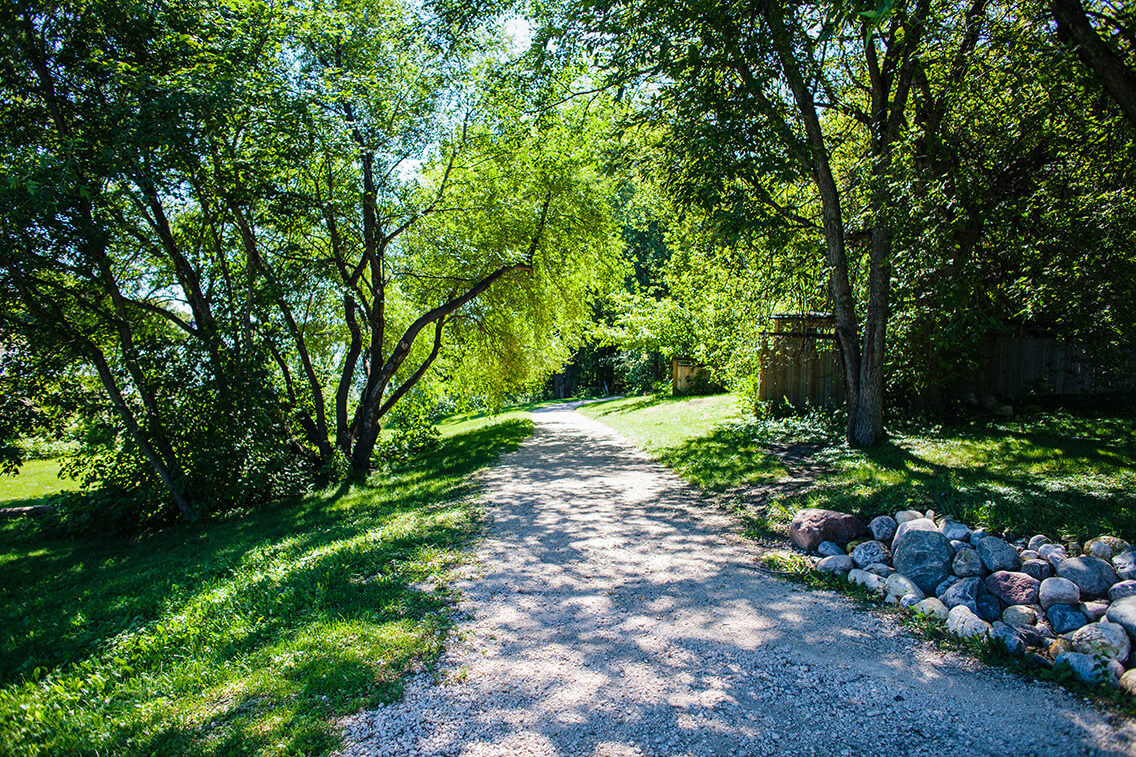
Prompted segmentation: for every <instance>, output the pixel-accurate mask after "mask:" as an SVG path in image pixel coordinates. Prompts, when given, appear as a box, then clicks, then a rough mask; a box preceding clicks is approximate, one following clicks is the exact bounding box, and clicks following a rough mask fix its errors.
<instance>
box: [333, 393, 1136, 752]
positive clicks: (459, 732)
mask: <svg viewBox="0 0 1136 757" xmlns="http://www.w3.org/2000/svg"><path fill="white" fill-rule="evenodd" d="M534 419H535V421H536V430H535V432H534V433H533V436H532V437H531V438H530V439H529V440H528V441H527V442H526V443H525V444H524V445H522V447H521V448H520V449H518V450H517V451H516V452H513V453H511V454H509V455H506V456H505V457H503V458H502V460H501V462H500V464H499V465H498V466H497V467H495V468H494V469H492V470H491V471H490V472H489V473H488V475H486V476H485V498H486V506H487V511H488V515H489V517H490V519H491V525H490V528H489V533H488V536H487V538H486V539H485V540H484V541H482V542H481V543H480V544H479V546H478V550H477V561H476V564H475V565H473V566H472V569H471V571H470V575H469V576H467V577H465V578H463V580H462V581H460V582H459V588H460V589H461V590H462V592H463V599H462V605H461V607H462V611H463V612H464V613H466V614H467V616H468V617H467V619H466V620H465V621H463V622H461V623H460V624H459V627H458V634H457V635H456V636H455V637H452V639H451V643H450V647H449V650H448V651H447V653H446V655H445V656H444V657H443V660H442V668H443V670H444V671H445V682H444V683H442V684H436V683H434V682H433V681H432V680H431V679H430V678H429V677H428V676H426V675H425V674H424V675H421V676H418V677H416V678H415V679H412V680H411V682H410V683H409V684H408V686H407V690H406V696H405V697H404V699H403V700H402V701H400V702H397V703H395V704H392V705H389V706H386V707H382V708H379V709H378V710H376V711H374V712H365V713H359V714H358V715H355V716H353V717H351V718H349V719H348V720H346V721H345V723H344V726H345V729H346V733H347V735H348V746H347V748H346V750H345V752H344V754H345V755H352V756H354V755H387V754H390V755H412V754H423V755H427V754H428V755H455V756H459V755H460V756H462V757H474V756H475V755H565V756H567V755H581V756H584V755H587V756H588V757H592V756H595V757H612V756H614V755H731V754H736V755H773V754H786V755H826V756H827V755H889V756H890V755H904V754H926V755H963V756H965V757H974V756H975V755H1007V754H1012V755H1034V754H1036V755H1076V754H1133V753H1136V728H1134V725H1133V723H1132V721H1130V720H1128V719H1126V718H1121V717H1118V716H1116V715H1112V714H1109V713H1107V712H1105V711H1103V710H1101V709H1100V708H1097V707H1095V706H1092V705H1089V704H1087V703H1085V702H1083V701H1082V700H1079V699H1078V698H1076V697H1074V696H1072V695H1071V694H1069V693H1067V692H1065V691H1064V690H1062V689H1060V688H1058V687H1055V686H1051V685H1047V684H1041V683H1036V682H1029V681H1025V680H1023V679H1020V678H1017V677H1015V676H1013V675H1011V674H1009V673H1007V672H1004V671H1001V670H996V669H991V668H988V667H985V666H983V665H981V664H979V663H976V662H973V661H969V660H966V659H963V658H960V657H957V656H955V655H950V654H945V653H943V652H940V651H938V650H937V649H935V648H934V647H933V646H931V645H929V644H927V643H925V642H921V641H919V640H918V639H916V638H915V637H913V636H912V635H911V634H909V633H907V632H906V631H903V630H902V629H900V628H898V627H896V626H895V624H894V623H893V622H892V621H890V620H888V619H886V618H882V619H881V618H880V617H878V616H877V615H875V614H873V613H870V612H865V611H863V610H859V609H857V608H856V607H855V606H854V605H852V604H851V603H850V602H848V601H847V600H845V599H843V598H841V597H840V596H838V595H836V594H833V593H828V592H813V591H807V590H804V589H802V588H800V587H798V586H796V585H793V584H791V583H788V582H784V581H780V580H777V579H774V578H770V577H768V576H765V575H763V574H761V573H759V572H756V571H754V570H753V569H752V568H751V567H750V566H752V565H753V547H752V544H749V543H747V542H746V541H745V540H743V539H742V538H741V537H740V536H738V535H737V526H738V524H737V523H736V522H735V520H734V519H733V518H732V517H731V516H729V515H727V514H725V513H723V512H721V511H720V510H718V509H717V508H715V507H714V506H712V505H710V504H708V503H707V502H705V501H704V500H703V499H701V498H700V497H699V496H698V494H697V492H695V491H693V490H691V488H690V487H688V486H687V485H686V484H684V483H683V482H682V481H681V480H680V479H678V478H677V477H676V476H675V475H674V474H672V473H670V472H669V471H668V470H666V469H665V468H663V467H662V466H660V465H658V464H656V463H654V462H652V461H651V460H650V459H649V458H648V457H647V456H646V455H644V454H643V453H642V452H640V451H639V450H637V449H636V448H635V447H633V446H632V445H631V444H630V443H628V442H627V441H626V440H624V439H622V438H621V437H619V436H618V435H616V434H615V433H614V432H613V431H611V430H610V429H609V428H608V427H607V426H604V425H603V424H601V423H599V422H597V421H594V420H591V419H589V418H586V417H584V416H582V415H580V414H579V413H576V412H574V411H572V410H571V409H570V407H569V406H558V407H554V408H550V409H548V410H547V411H543V412H539V413H536V414H535V415H534Z"/></svg>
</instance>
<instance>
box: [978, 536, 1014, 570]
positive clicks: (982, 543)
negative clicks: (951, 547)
mask: <svg viewBox="0 0 1136 757" xmlns="http://www.w3.org/2000/svg"><path fill="white" fill-rule="evenodd" d="M975 547H976V548H977V549H978V556H979V557H981V558H982V564H983V565H985V566H986V569H987V570H988V571H990V572H991V573H997V572H998V571H1000V570H1012V571H1013V570H1018V569H1019V568H1021V567H1022V558H1021V557H1019V556H1018V550H1016V549H1014V548H1013V546H1012V545H1011V544H1010V543H1009V542H1007V541H1006V540H1005V539H999V538H998V537H997V536H987V537H986V538H985V539H981V540H979V542H978V544H976V545H975Z"/></svg>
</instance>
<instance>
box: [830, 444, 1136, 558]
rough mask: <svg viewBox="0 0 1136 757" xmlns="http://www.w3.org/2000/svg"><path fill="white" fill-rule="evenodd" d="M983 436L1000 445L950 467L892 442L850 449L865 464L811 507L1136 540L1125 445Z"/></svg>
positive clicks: (836, 480)
mask: <svg viewBox="0 0 1136 757" xmlns="http://www.w3.org/2000/svg"><path fill="white" fill-rule="evenodd" d="M972 438H974V437H972ZM980 438H981V439H982V440H984V441H988V442H997V443H996V444H987V445H985V446H981V445H979V446H977V447H975V448H974V449H972V451H971V454H970V456H969V458H963V459H960V462H958V463H957V464H944V463H941V462H935V461H933V460H930V459H928V458H927V457H926V456H921V455H919V454H916V453H915V452H913V451H912V450H911V449H909V448H908V447H907V446H906V444H905V443H904V442H895V441H889V442H886V443H884V444H881V445H878V446H876V447H873V448H871V449H867V450H860V451H857V452H855V453H850V454H853V455H857V456H860V458H861V459H862V460H863V461H864V463H865V464H864V465H859V466H853V468H852V470H851V471H850V472H846V473H836V474H833V475H832V476H831V477H830V478H828V480H827V481H826V482H825V484H824V485H823V486H821V487H819V488H818V489H816V490H814V491H813V492H812V493H811V494H810V495H809V504H810V505H811V506H816V507H825V508H830V509H834V510H841V511H844V512H853V513H856V514H858V515H860V516H861V517H863V518H872V517H875V516H876V515H883V514H892V513H894V512H895V511H896V510H900V509H907V508H914V509H919V510H925V509H933V510H935V511H936V512H937V513H940V514H949V515H953V516H955V517H957V518H959V519H960V520H962V521H964V522H966V523H968V524H971V525H978V524H982V525H985V526H986V527H988V528H991V529H994V530H996V531H1008V532H1013V533H1014V534H1016V535H1018V536H1028V535H1030V534H1033V533H1045V534H1048V535H1050V536H1053V537H1067V538H1075V539H1080V540H1084V539H1088V538H1092V537H1094V536H1099V535H1100V534H1102V533H1111V534H1116V535H1119V536H1121V537H1123V538H1126V539H1129V540H1132V539H1136V493H1134V492H1133V491H1132V489H1131V476H1130V474H1126V473H1125V471H1126V470H1127V471H1130V470H1131V469H1132V465H1133V463H1134V462H1136V461H1134V459H1133V456H1131V455H1130V454H1129V453H1127V452H1126V451H1125V450H1124V449H1123V448H1117V447H1112V446H1109V445H1107V444H1103V443H1101V442H1099V441H1096V440H1088V439H1084V440H1074V439H1068V438H1063V437H1056V436H1053V435H1050V434H1044V433H1041V434H1031V433H1019V434H1014V433H1010V434H1002V435H993V434H983V435H982V436H981V437H980ZM853 459H854V458H853ZM1039 466H1040V467H1039Z"/></svg>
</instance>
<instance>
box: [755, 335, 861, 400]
mask: <svg viewBox="0 0 1136 757" xmlns="http://www.w3.org/2000/svg"><path fill="white" fill-rule="evenodd" d="M766 338H767V342H766V345H765V349H763V350H762V353H761V372H760V374H759V376H758V382H757V398H758V399H759V400H763V401H768V402H773V403H777V404H780V403H782V402H785V401H788V402H789V404H791V405H793V406H794V407H803V406H805V405H814V406H820V407H837V406H839V405H842V404H843V403H844V379H843V376H842V375H841V367H840V355H839V354H838V353H837V351H836V341H835V340H834V339H833V336H832V316H831V315H829V314H827V313H780V314H778V315H774V316H773V330H772V331H771V332H769V333H768V334H767V335H766Z"/></svg>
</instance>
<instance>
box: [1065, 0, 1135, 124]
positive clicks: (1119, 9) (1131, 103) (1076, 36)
mask: <svg viewBox="0 0 1136 757" xmlns="http://www.w3.org/2000/svg"><path fill="white" fill-rule="evenodd" d="M1089 5H1090V8H1088V9H1086V8H1085V6H1084V4H1082V2H1081V0H1052V5H1051V6H1050V7H1051V8H1052V10H1053V17H1054V18H1055V19H1056V20H1057V30H1058V32H1059V33H1060V35H1061V37H1062V39H1064V40H1065V41H1066V42H1067V43H1068V44H1070V45H1071V46H1072V47H1073V48H1074V49H1075V50H1076V52H1077V56H1078V57H1079V58H1080V59H1081V61H1082V62H1084V64H1085V65H1086V66H1087V67H1088V68H1089V70H1090V71H1092V72H1093V74H1095V75H1096V77H1097V79H1099V80H1100V82H1101V84H1102V85H1104V88H1105V89H1106V90H1107V91H1108V93H1109V94H1110V95H1112V97H1113V99H1114V100H1116V103H1117V104H1118V105H1119V106H1120V108H1121V110H1122V111H1124V115H1125V116H1126V117H1127V118H1128V121H1129V122H1130V123H1131V124H1132V125H1133V126H1136V10H1134V9H1133V8H1132V6H1131V5H1130V4H1128V3H1125V2H1109V1H1107V0H1106V2H1091V0H1090V4H1089Z"/></svg>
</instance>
